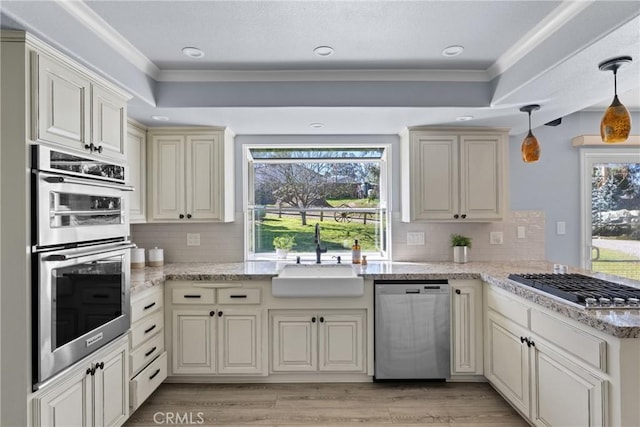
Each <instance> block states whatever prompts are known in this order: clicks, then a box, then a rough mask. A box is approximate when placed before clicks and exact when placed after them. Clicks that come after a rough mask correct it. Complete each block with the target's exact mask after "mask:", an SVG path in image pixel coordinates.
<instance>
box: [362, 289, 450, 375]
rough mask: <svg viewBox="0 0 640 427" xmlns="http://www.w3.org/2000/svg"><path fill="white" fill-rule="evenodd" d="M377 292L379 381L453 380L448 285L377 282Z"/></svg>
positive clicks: (375, 354) (375, 308)
mask: <svg viewBox="0 0 640 427" xmlns="http://www.w3.org/2000/svg"><path fill="white" fill-rule="evenodd" d="M374 286H375V292H374V298H375V303H374V310H375V311H374V316H375V322H374V323H375V331H374V339H375V343H374V347H375V351H374V360H375V362H374V365H375V372H374V381H384V380H445V379H447V378H449V375H450V372H451V369H450V356H449V354H450V333H449V328H450V326H449V324H450V316H449V300H450V293H449V292H450V290H449V283H448V281H447V280H398V281H391V280H377V281H375V282H374Z"/></svg>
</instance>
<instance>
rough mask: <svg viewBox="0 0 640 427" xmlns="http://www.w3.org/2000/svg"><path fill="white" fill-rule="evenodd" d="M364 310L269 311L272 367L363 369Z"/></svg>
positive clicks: (282, 369) (278, 369)
mask: <svg viewBox="0 0 640 427" xmlns="http://www.w3.org/2000/svg"><path fill="white" fill-rule="evenodd" d="M364 325H365V312H364V310H319V311H300V310H272V311H271V313H270V327H271V339H272V343H271V348H272V355H271V361H272V366H271V370H272V371H273V372H274V373H276V372H283V373H284V372H289V373H291V372H316V371H321V372H362V371H363V370H364V363H365V354H366V350H365V349H366V347H365V326H364Z"/></svg>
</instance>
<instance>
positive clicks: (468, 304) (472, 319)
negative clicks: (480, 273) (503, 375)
mask: <svg viewBox="0 0 640 427" xmlns="http://www.w3.org/2000/svg"><path fill="white" fill-rule="evenodd" d="M449 284H450V285H451V344H452V345H451V375H453V376H456V375H482V374H483V362H482V357H483V345H482V343H483V339H482V338H483V337H482V282H481V281H479V280H450V281H449Z"/></svg>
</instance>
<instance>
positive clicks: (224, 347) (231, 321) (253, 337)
mask: <svg viewBox="0 0 640 427" xmlns="http://www.w3.org/2000/svg"><path fill="white" fill-rule="evenodd" d="M218 315H219V317H218V373H219V374H252V375H262V374H263V373H264V368H263V363H262V353H263V352H262V324H263V323H262V317H263V310H262V309H237V308H224V309H220V310H218Z"/></svg>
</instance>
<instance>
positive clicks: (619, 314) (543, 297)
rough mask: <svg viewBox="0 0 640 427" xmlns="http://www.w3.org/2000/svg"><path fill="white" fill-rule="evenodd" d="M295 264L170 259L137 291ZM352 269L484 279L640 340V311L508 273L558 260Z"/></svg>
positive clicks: (273, 271) (270, 272) (368, 274)
mask: <svg viewBox="0 0 640 427" xmlns="http://www.w3.org/2000/svg"><path fill="white" fill-rule="evenodd" d="M292 263H293V262H280V261H247V262H237V263H213V262H211V263H169V264H166V265H164V266H163V267H147V268H145V269H139V270H137V269H132V270H131V292H132V294H134V293H136V292H139V291H140V290H142V289H145V288H148V287H152V286H156V285H158V284H160V283H162V282H163V281H164V280H206V281H234V280H247V281H249V280H255V281H270V280H271V278H273V277H274V276H276V275H277V274H278V272H279V271H280V270H281V269H282V267H284V266H285V265H287V264H292ZM305 264H306V263H305ZM326 264H330V263H326ZM326 264H325V265H326ZM309 265H315V264H309ZM352 268H353V269H354V270H355V271H356V272H357V274H359V275H361V276H363V277H364V278H365V280H367V279H369V280H379V279H385V280H402V279H441V278H447V279H450V280H455V279H462V280H463V279H476V280H478V279H479V280H483V281H484V282H487V283H489V284H492V285H494V286H497V287H499V288H502V289H504V290H506V291H508V292H510V293H513V294H515V295H518V296H520V297H522V298H524V299H526V300H528V301H531V302H533V303H535V304H538V305H541V306H543V307H545V308H548V309H550V310H552V311H555V312H557V313H560V314H562V315H564V316H566V317H568V318H570V319H573V320H575V321H577V322H579V323H582V324H586V325H588V326H590V327H592V328H594V329H597V330H599V331H602V332H604V333H606V334H609V335H613V336H615V337H618V338H640V310H584V309H581V308H578V307H574V306H572V305H570V304H567V303H565V302H563V301H562V300H559V299H556V298H555V297H552V296H549V295H548V294H544V293H541V292H538V291H536V290H533V289H532V288H530V287H528V286H525V285H521V284H518V283H516V282H514V281H512V280H509V279H508V275H509V274H511V273H551V272H552V270H553V263H551V262H547V261H517V262H507V261H498V262H469V263H465V264H457V263H452V262H425V263H413V262H411V263H410V262H385V261H382V262H377V261H376V262H369V264H368V265H366V266H361V265H357V264H354V265H352ZM570 271H571V272H575V273H582V274H590V273H589V272H588V271H586V270H581V269H577V268H570ZM606 279H609V280H612V278H611V277H606ZM624 283H625V284H627V285H631V286H634V285H635V286H637V287H640V284H639V283H637V282H633V281H624Z"/></svg>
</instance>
